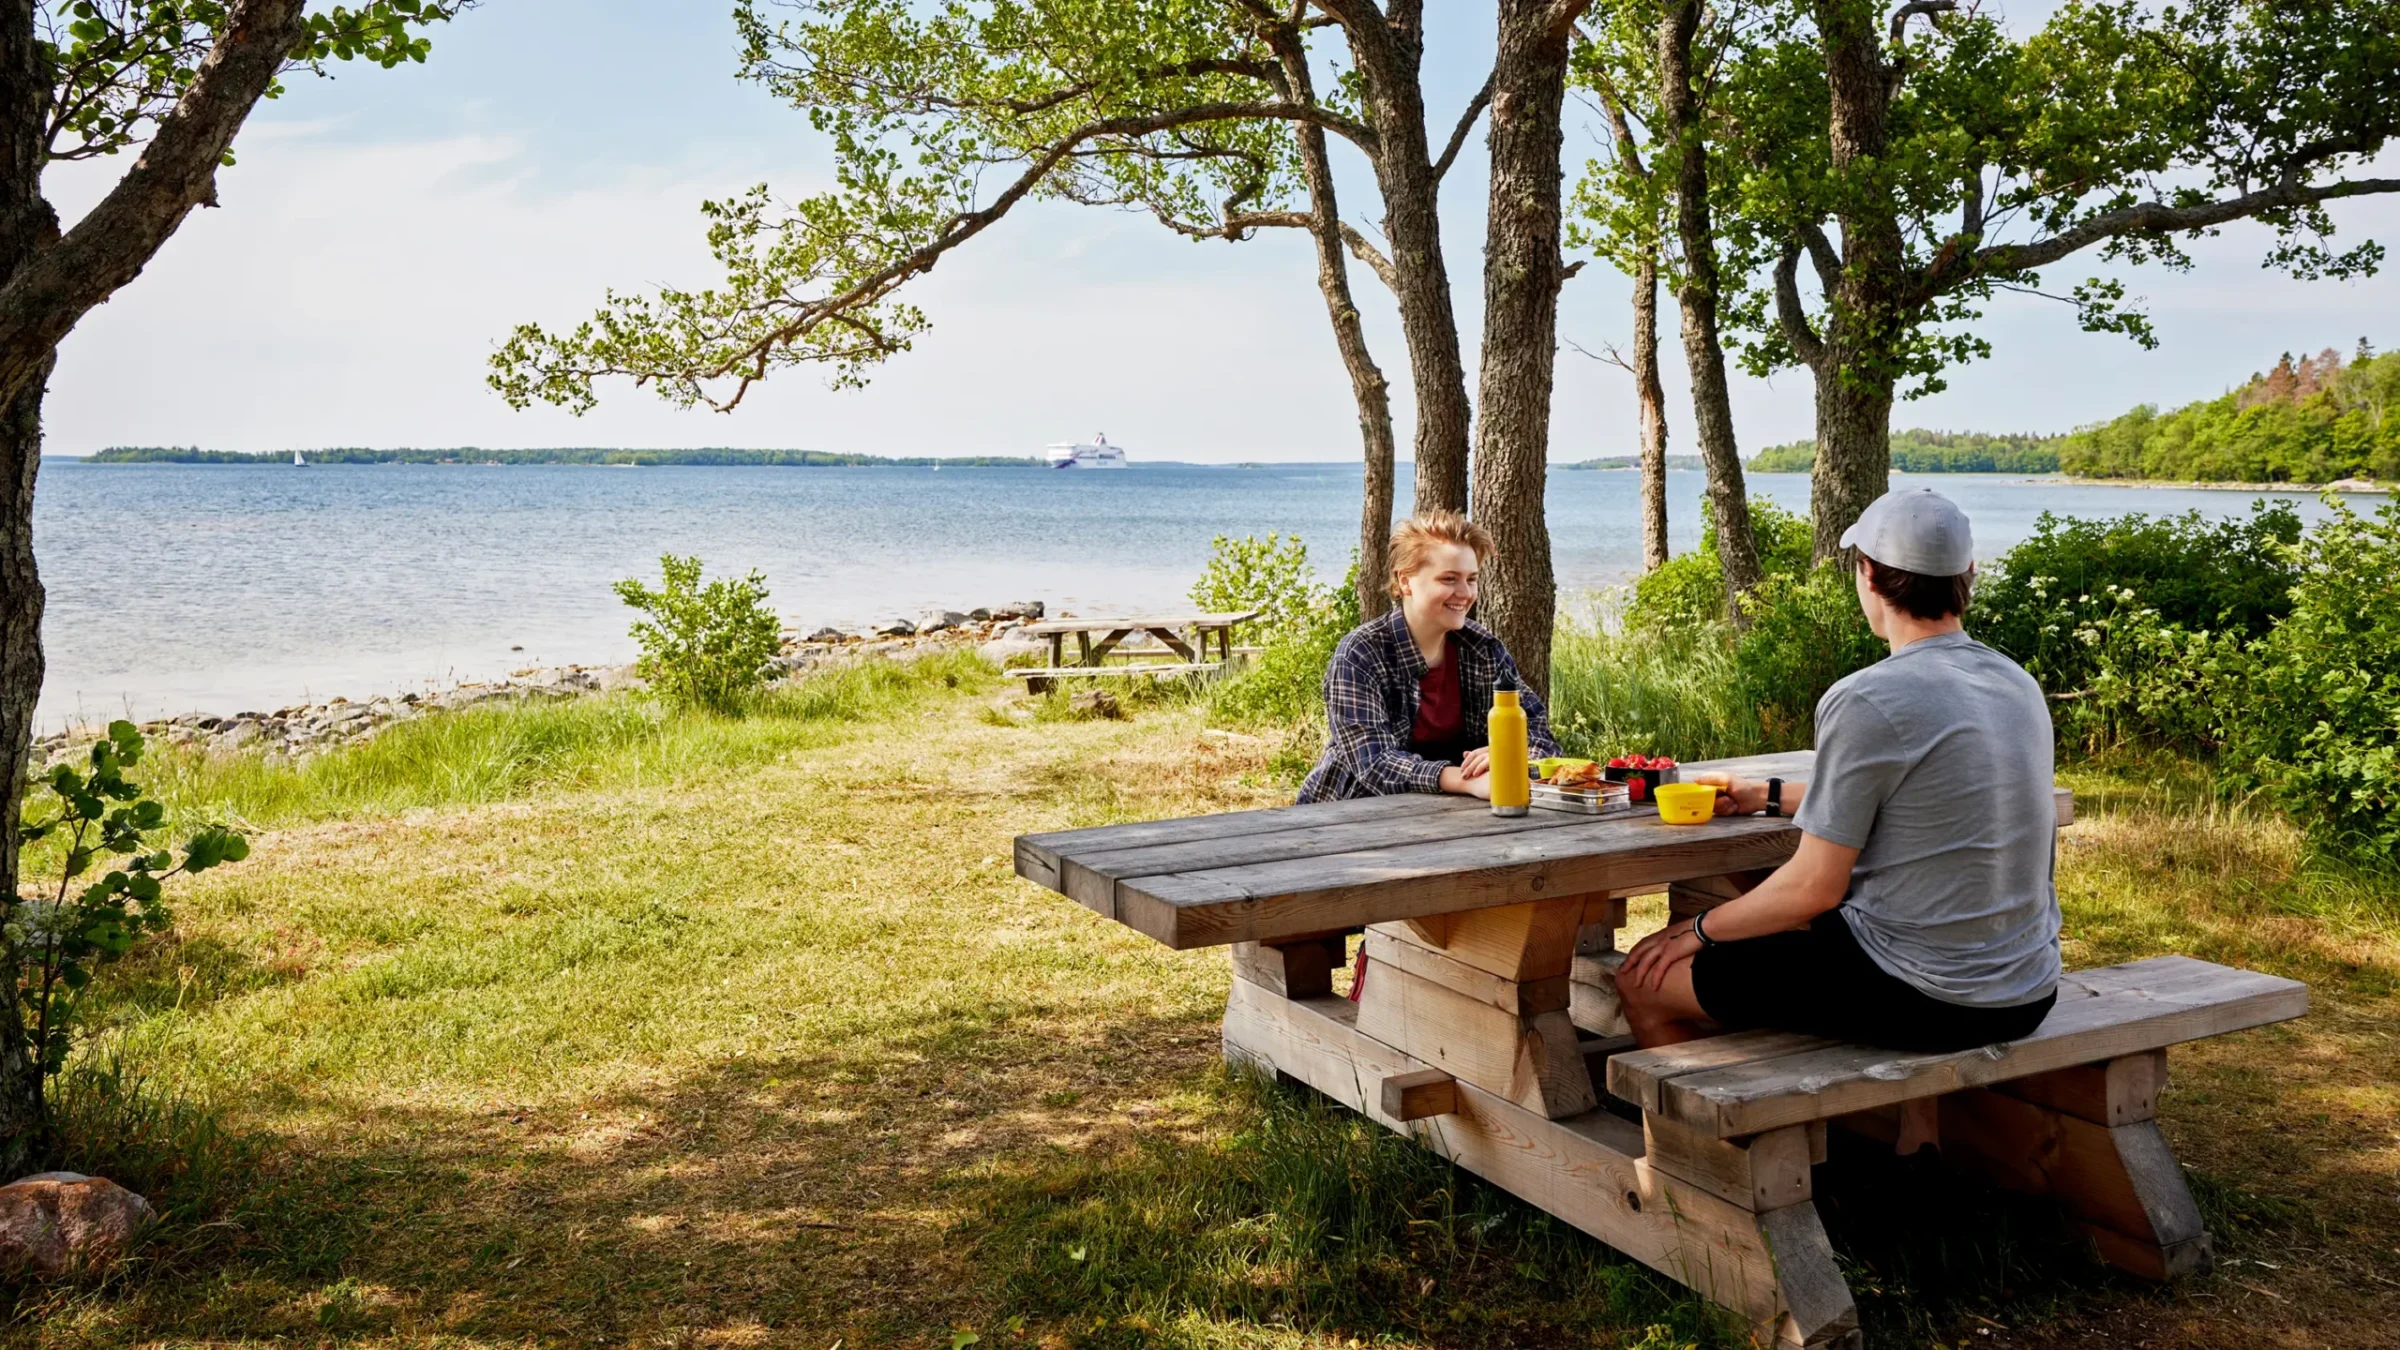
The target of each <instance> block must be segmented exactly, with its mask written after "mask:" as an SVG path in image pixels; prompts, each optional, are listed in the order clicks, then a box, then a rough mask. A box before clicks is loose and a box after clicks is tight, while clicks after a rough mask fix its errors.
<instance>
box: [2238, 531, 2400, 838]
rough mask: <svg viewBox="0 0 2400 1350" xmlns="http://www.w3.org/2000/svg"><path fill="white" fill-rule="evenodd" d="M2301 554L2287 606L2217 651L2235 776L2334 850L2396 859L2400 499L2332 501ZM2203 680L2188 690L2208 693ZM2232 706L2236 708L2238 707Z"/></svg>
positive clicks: (2399, 830) (2399, 818)
mask: <svg viewBox="0 0 2400 1350" xmlns="http://www.w3.org/2000/svg"><path fill="white" fill-rule="evenodd" d="M2334 509H2335V513H2336V514H2335V515H2334V517H2333V518H2332V519H2330V520H2327V521H2325V522H2323V523H2321V524H2319V525H2318V526H2317V527H2316V528H2315V529H2314V530H2312V531H2310V532H2309V534H2308V536H2307V538H2306V540H2305V541H2304V542H2303V543H2302V545H2301V547H2300V550H2299V553H2300V584H2299V585H2298V586H2297V587H2295V588H2294V590H2293V593H2292V596H2293V606H2292V610H2291V613H2289V614H2288V615H2286V616H2285V617H2284V619H2283V621H2282V622H2281V623H2278V624H2276V625H2275V627H2274V630H2273V631H2271V632H2270V633H2268V634H2267V635H2266V637H2264V638H2262V639H2260V640H2258V641H2256V642H2253V643H2251V644H2249V645H2248V647H2247V649H2246V650H2245V651H2244V652H2243V653H2242V657H2243V659H2242V660H2241V661H2240V662H2239V664H2238V665H2237V664H2235V663H2233V662H2231V661H2229V660H2227V659H2226V657H2225V654H2224V653H2223V652H2222V651H2221V650H2216V651H2213V652H2212V654H2213V655H2215V656H2216V657H2217V658H2218V665H2219V667H2220V669H2221V671H2222V674H2220V676H2219V678H2218V680H2217V681H2215V682H2214V684H2215V686H2216V687H2217V688H2221V689H2225V690H2226V691H2228V692H2238V695H2239V699H2240V702H2239V704H2238V705H2236V704H2233V703H2231V702H2230V701H2220V705H2219V706H2220V707H2221V708H2223V710H2224V712H2225V713H2226V715H2225V717H2224V735H2225V744H2226V756H2225V757H2226V759H2227V761H2228V762H2229V766H2230V767H2231V768H2232V770H2233V775H2234V777H2235V778H2236V781H2237V782H2244V783H2256V784H2259V785H2261V786H2264V787H2265V788H2266V789H2267V790H2268V792H2269V794H2270V795H2271V797H2272V798H2273V800H2274V801H2275V802H2276V803H2277V804H2278V805H2279V806H2281V807H2282V808H2283V809H2284V811H2285V812H2286V813H2287V814H2289V815H2290V816H2291V817H2292V818H2293V819H2294V820H2296V821H2298V822H2300V823H2301V824H2302V825H2303V826H2304V827H2305V828H2307V830H2308V832H2309V836H2310V838H2311V840H2312V841H2314V842H2315V843H2316V844H2318V845H2319V846H2320V847H2323V848H2325V849H2327V850H2328V851H2330V852H2333V853H2337V854H2342V855H2346V856H2349V857H2352V858H2356V859H2361V860H2367V861H2373V862H2378V863H2382V864H2387V865H2388V864H2391V863H2394V862H2400V502H2391V501H2387V502H2385V503H2384V504H2383V506H2382V507H2381V508H2380V509H2378V510H2377V512H2376V513H2375V515H2374V516H2373V517H2371V518H2362V517H2360V516H2358V515H2357V514H2355V513H2353V512H2352V511H2351V510H2350V509H2349V508H2347V507H2345V506H2342V505H2340V504H2338V503H2337V504H2336V505H2335V508H2334ZM2208 688H2209V682H2206V681H2196V682H2194V687H2193V693H2192V695H2191V697H2194V698H2197V699H2206V698H2207V694H2208ZM2237 709H2238V710H2237Z"/></svg>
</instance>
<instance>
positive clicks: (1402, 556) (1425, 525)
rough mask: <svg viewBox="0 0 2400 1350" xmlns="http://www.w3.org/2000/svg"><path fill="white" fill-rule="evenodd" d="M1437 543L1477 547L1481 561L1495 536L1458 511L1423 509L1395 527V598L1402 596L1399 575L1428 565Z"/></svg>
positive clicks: (1392, 586) (1393, 588) (1489, 553)
mask: <svg viewBox="0 0 2400 1350" xmlns="http://www.w3.org/2000/svg"><path fill="white" fill-rule="evenodd" d="M1436 544H1460V545H1463V546H1465V547H1467V548H1471V549H1473V550H1475V561H1476V562H1478V563H1480V562H1482V561H1483V560H1484V559H1485V558H1488V557H1490V556H1491V555H1492V537H1491V535H1489V534H1486V533H1485V532H1484V528H1483V527H1482V526H1481V525H1478V524H1476V523H1475V522H1474V521H1471V520H1469V519H1467V518H1466V516H1465V515H1464V514H1463V513H1461V512H1457V511H1424V512H1420V513H1418V514H1417V515H1413V516H1410V517H1409V518H1408V519H1406V520H1404V521H1401V522H1400V523H1399V524H1398V525H1395V526H1393V527H1392V576H1391V591H1392V598H1393V599H1395V600H1397V599H1399V598H1400V578H1402V577H1404V576H1407V575H1409V574H1410V573H1412V572H1414V571H1416V570H1417V569H1418V568H1420V567H1423V566H1424V565H1425V558H1426V555H1428V554H1430V553H1432V552H1433V547H1434V545H1436Z"/></svg>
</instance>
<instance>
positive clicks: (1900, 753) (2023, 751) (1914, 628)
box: [1617, 488, 2059, 1051]
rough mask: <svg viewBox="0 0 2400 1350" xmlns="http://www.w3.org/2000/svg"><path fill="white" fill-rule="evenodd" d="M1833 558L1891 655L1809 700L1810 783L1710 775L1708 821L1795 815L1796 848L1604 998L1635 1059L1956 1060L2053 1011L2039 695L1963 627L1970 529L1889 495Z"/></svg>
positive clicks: (2051, 841)
mask: <svg viewBox="0 0 2400 1350" xmlns="http://www.w3.org/2000/svg"><path fill="white" fill-rule="evenodd" d="M1842 546H1843V547H1844V548H1855V549H1857V550H1858V575H1857V582H1858V603H1859V606H1860V607H1861V608H1862V609H1864V610H1865V611H1866V616H1867V623H1868V625H1869V626H1870V627H1872V628H1873V629H1874V630H1875V635H1876V636H1877V637H1880V638H1882V639H1884V640H1885V641H1886V642H1889V643H1890V644H1891V647H1892V654H1891V655H1890V656H1889V657H1887V658H1885V659H1884V660H1882V661H1879V662H1877V663H1876V664H1874V665H1872V666H1869V667H1867V668H1866V669H1864V670H1861V671H1857V672H1855V673H1853V674H1851V675H1848V676H1846V677H1844V678H1843V679H1841V680H1839V681H1837V682H1836V683H1835V684H1834V686H1833V688H1831V689H1829V690H1827V691H1826V694H1825V697H1824V698H1823V699H1822V700H1820V701H1819V702H1818V704H1817V761H1816V768H1815V771H1814V773H1813V775H1812V778H1813V781H1811V782H1808V783H1786V782H1783V781H1782V780H1780V779H1769V780H1767V781H1766V782H1763V783H1762V782H1754V781H1751V780H1748V779H1734V778H1727V777H1725V776H1724V775H1715V776H1714V777H1715V778H1716V780H1717V781H1718V782H1719V784H1720V785H1721V786H1722V787H1723V788H1724V789H1725V791H1724V792H1723V793H1722V794H1721V795H1719V797H1718V798H1717V810H1718V813H1719V814H1725V813H1728V812H1737V811H1739V812H1759V811H1765V812H1767V813H1769V814H1791V815H1793V816H1795V817H1796V818H1797V823H1798V824H1799V826H1800V847H1799V849H1798V851H1797V852H1795V853H1793V855H1792V860H1791V861H1790V862H1787V863H1785V864H1784V865H1783V866H1782V867H1780V868H1778V869H1776V871H1775V873H1774V875H1772V876H1770V877H1768V878H1767V879H1766V880H1765V881H1763V882H1761V883H1759V885H1758V887H1757V889H1755V890H1752V891H1751V892H1750V893H1749V894H1747V895H1744V896H1742V897H1741V898H1740V899H1738V900H1730V901H1727V902H1726V903H1725V904H1723V905H1720V906H1718V907H1717V908H1715V909H1712V910H1710V911H1708V912H1707V913H1705V914H1703V915H1700V916H1699V917H1697V918H1694V919H1688V920H1684V921H1682V922H1678V923H1673V924H1670V925H1668V926H1667V927H1666V928H1664V929H1662V930H1660V931H1659V932H1656V933H1653V934H1651V935H1650V936H1649V937H1646V938H1644V939H1642V940H1641V942H1640V943H1638V944H1636V945H1635V947H1634V949H1633V951H1632V952H1631V953H1630V954H1628V955H1627V956H1626V958H1625V964H1624V966H1623V967H1622V968H1620V969H1619V970H1618V972H1617V989H1618V992H1619V993H1620V994H1621V995H1622V996H1623V998H1624V1001H1625V1015H1626V1018H1627V1020H1628V1021H1630V1022H1631V1023H1632V1024H1633V1032H1634V1035H1635V1037H1636V1038H1638V1039H1639V1040H1640V1041H1641V1043H1642V1044H1643V1045H1645V1046H1649V1045H1665V1044H1669V1043H1672V1042H1675V1041H1683V1040H1689V1039H1691V1038H1693V1037H1695V1036H1701V1035H1706V1034H1708V1032H1707V1026H1706V1024H1707V1023H1713V1024H1715V1026H1716V1027H1718V1028H1720V1029H1723V1030H1728V1031H1731V1030H1739V1029H1742V1028H1746V1027H1776V1028H1781V1029H1785V1030H1790V1031H1806V1032H1813V1033H1815V1034H1817V1035H1821V1036H1833V1037H1838V1038H1840V1039H1843V1040H1853V1041H1865V1042H1867V1043H1868V1044H1871V1045H1883V1046H1890V1047H1893V1048H1895V1049H1901V1050H1923V1051H1955V1050H1965V1049H1971V1048H1973V1047H1975V1046H1979V1045H1990V1044H1992V1043H1993V1042H1996V1041H2008V1040H2015V1039H2017V1038H2018V1037H2021V1036H2024V1035H2027V1034H2028V1033H2030V1032H2032V1031H2033V1029H2034V1028H2036V1027H2038V1026H2040V1025H2041V1024H2042V1019H2043V1018H2044V1017H2045V1016H2047V1015H2048V1014H2049V1012H2050V1008H2051V1005H2052V1004H2053V1003H2055V1002H2056V1001H2057V998H2058V975H2059V952H2058V928H2059V915H2058V891H2057V888H2056V886H2055V884H2054V882H2053V878H2052V871H2051V869H2052V864H2053V861H2054V858H2055V852H2054V849H2055V844H2056V840H2057V815H2056V812H2057V808H2056V806H2055V805H2054V804H2053V802H2052V795H2051V794H2052V787H2051V730H2050V710H2049V705H2048V704H2047V703H2046V702H2045V701H2044V700H2043V698H2042V691H2041V688H2040V686H2038V685H2036V684H2035V683H2034V681H2033V677H2032V676H2029V675H2027V674H2026V673H2025V672H2024V671H2023V670H2021V669H2019V668H2018V667H2017V664H2016V663H2015V662H2013V661H2011V660H2009V659H2008V658H2007V657H2005V656H2002V655H2001V654H2000V653H1998V652H1996V651H1993V650H1992V649H1991V648H1989V647H1986V646H1984V645H1983V644H1982V643H1980V642H1977V641H1976V640H1975V639H1973V638H1971V637H1968V636H1967V634H1966V632H1965V630H1964V629H1963V628H1962V627H1961V626H1960V621H1959V620H1960V616H1961V615H1962V614H1963V613H1965V611H1966V608H1967V596H1968V588H1969V585H1970V583H1971V581H1972V579H1973V572H1974V558H1975V553H1974V540H1973V537H1972V535H1971V534H1970V532H1969V529H1968V525H1967V518H1966V515H1965V514H1964V513H1963V512H1961V511H1960V510H1959V509H1958V508H1957V507H1956V506H1954V505H1952V504H1951V503H1950V502H1949V501H1948V500H1946V499H1944V498H1943V497H1941V496H1939V495H1938V494H1936V493H1933V492H1931V491H1928V490H1925V489H1921V488H1920V489H1916V490H1913V491H1907V492H1894V493H1890V494H1888V495H1886V496H1884V497H1881V498H1878V499H1877V500H1876V501H1875V502H1874V503H1873V504H1872V505H1870V506H1869V507H1868V508H1867V509H1866V512H1865V513H1864V514H1863V515H1861V516H1860V517H1859V519H1858V523H1857V524H1856V525H1853V526H1851V527H1850V530H1849V531H1848V532H1847V533H1845V534H1844V535H1843V536H1842ZM1709 777H1711V776H1710V775H1702V778H1701V781H1707V779H1708V778H1709ZM1795 808H1797V809H1796V810H1795Z"/></svg>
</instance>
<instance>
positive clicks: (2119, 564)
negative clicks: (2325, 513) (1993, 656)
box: [1967, 501, 2300, 694]
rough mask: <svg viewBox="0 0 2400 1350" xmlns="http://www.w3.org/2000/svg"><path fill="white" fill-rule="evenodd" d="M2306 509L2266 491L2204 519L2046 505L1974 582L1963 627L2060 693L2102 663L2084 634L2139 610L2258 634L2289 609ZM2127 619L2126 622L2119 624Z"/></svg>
mask: <svg viewBox="0 0 2400 1350" xmlns="http://www.w3.org/2000/svg"><path fill="white" fill-rule="evenodd" d="M2299 538H2300V513H2299V512H2298V511H2297V510H2296V509H2294V508H2293V506H2292V505H2291V503H2289V502H2275V503H2268V502H2265V501H2261V502H2259V503H2257V504H2255V505H2254V506H2253V507H2252V508H2251V513H2250V515H2249V516H2248V517H2246V518H2243V519H2239V520H2224V521H2213V522H2212V521H2207V520H2204V519H2202V518H2201V516H2200V513H2199V512H2197V511H2193V512H2188V513H2186V514H2184V515H2181V516H2157V517H2152V516H2143V515H2128V516H2122V517H2118V518H2116V519H2113V520H2062V519H2060V518H2059V517H2057V516H2054V515H2051V514H2049V513H2047V512H2045V513H2043V515H2042V517H2041V519H2040V520H2038V521H2037V522H2035V525H2034V532H2033V535H2032V536H2031V537H2030V538H2028V539H2026V540H2025V541H2024V542H2023V543H2021V544H2018V545H2017V546H2016V547H2015V548H2013V549H2010V550H2009V551H2008V553H2007V554H2006V555H2005V556H2003V557H2002V558H2001V559H2000V561H1999V562H1998V563H1997V564H1996V565H1994V567H1993V568H1991V569H1990V571H1989V572H1988V573H1987V574H1986V575H1985V576H1983V577H1982V578H1980V579H1979V580H1978V581H1977V583H1976V586H1975V603H1974V606H1973V607H1972V608H1971V609H1970V610H1969V611H1968V613H1967V627H1968V629H1969V631H1971V632H1973V633H1974V634H1975V636H1976V637H1978V638H1980V639H1982V640H1983V641H1985V642H1987V643H1990V644H1991V645H1992V646H1993V647H1996V648H1998V649H1999V650H2001V651H2003V652H2006V653H2008V654H2009V655H2010V656H2011V657H2014V658H2015V659H2016V661H2017V663H2018V664H2020V665H2022V666H2024V667H2025V669H2026V670H2028V671H2030V672H2031V673H2032V675H2033V677H2034V678H2035V679H2037V680H2039V681H2041V683H2042V687H2043V688H2045V689H2047V690H2049V691H2050V692H2052V693H2053V694H2074V693H2076V692H2077V691H2079V690H2082V689H2084V688H2085V687H2086V686H2087V685H2089V684H2090V683H2091V682H2092V679H2093V678H2094V676H2095V675H2096V674H2097V673H2098V671H2099V669H2100V662H2099V655H2100V649H2101V644H2100V642H2099V640H2098V639H2097V638H2095V637H2086V636H2079V634H2080V633H2081V631H2082V630H2083V629H2084V628H2086V627H2088V626H2089V625H2090V624H2091V623H2093V622H2094V621H2095V620H2100V619H2104V618H2105V619H2109V620H2111V621H2120V620H2121V619H2122V617H2123V612H2124V611H2125V609H2126V606H2127V601H2126V600H2125V599H2124V598H2123V597H2122V596H2121V595H2120V594H2119V593H2120V592H2125V593H2129V594H2130V596H2131V597H2133V598H2134V599H2135V600H2138V602H2139V604H2138V606H2136V607H2135V608H2139V609H2149V610H2154V611H2156V618H2157V621H2158V622H2159V623H2161V624H2164V625H2167V626H2170V627H2174V628H2180V629H2184V630H2187V631H2190V632H2232V633H2238V634H2240V635H2241V636H2242V637H2244V638H2256V637H2262V636H2264V635H2265V634H2266V632H2267V630H2268V629H2270V628H2272V627H2274V625H2275V621H2276V620H2278V619H2280V618H2282V617H2283V616H2284V615H2285V614H2286V613H2288V612H2289V611H2290V610H2291V607H2292V599H2291V592H2292V586H2293V583H2294V582H2296V581H2298V580H2299V575H2300V574H2299V563H2298V561H2297V555H2296V553H2295V551H2294V548H2293V546H2294V545H2295V544H2296V543H2297V542H2298V540H2299ZM2120 626H2121V624H2120Z"/></svg>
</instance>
